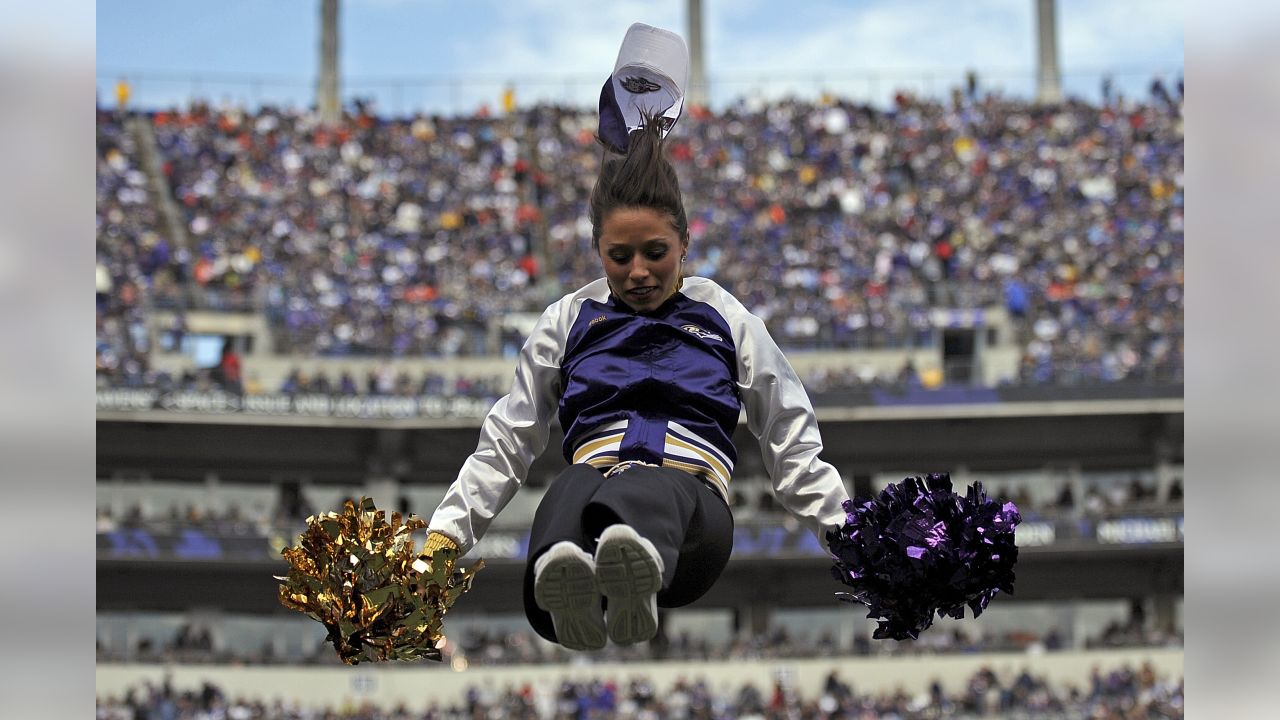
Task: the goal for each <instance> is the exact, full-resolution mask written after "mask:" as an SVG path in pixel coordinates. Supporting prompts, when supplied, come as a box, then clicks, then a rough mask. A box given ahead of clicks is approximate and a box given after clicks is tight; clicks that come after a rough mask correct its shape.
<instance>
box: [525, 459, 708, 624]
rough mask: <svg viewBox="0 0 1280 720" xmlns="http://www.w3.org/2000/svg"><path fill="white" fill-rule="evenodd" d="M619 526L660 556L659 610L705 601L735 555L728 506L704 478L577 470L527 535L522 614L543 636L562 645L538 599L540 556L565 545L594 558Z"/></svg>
mask: <svg viewBox="0 0 1280 720" xmlns="http://www.w3.org/2000/svg"><path fill="white" fill-rule="evenodd" d="M618 523H623V524H626V525H630V526H631V527H632V528H634V529H635V531H636V532H638V533H639V534H640V535H641V536H642V537H645V538H648V539H649V541H650V542H652V543H653V544H654V546H655V547H657V548H658V554H659V555H661V556H662V565H663V572H662V589H661V590H660V591H658V606H659V607H680V606H682V605H688V604H689V603H691V602H693V601H694V600H697V599H698V598H700V597H702V596H703V595H704V594H706V592H707V591H708V590H710V589H711V586H712V585H714V584H715V581H716V579H717V578H719V577H720V573H721V572H722V571H723V570H724V566H725V565H726V564H727V563H728V562H729V553H730V552H731V551H732V550H733V515H732V514H730V512H729V506H728V505H726V504H725V501H724V498H722V497H721V496H720V493H718V492H716V491H715V490H713V489H712V488H711V486H709V485H707V484H706V483H704V482H703V481H702V480H701V479H699V478H697V477H694V476H693V475H690V474H689V473H687V472H684V471H683V470H675V469H672V468H658V467H647V466H644V465H633V466H631V467H629V468H627V469H626V470H625V471H623V472H620V473H617V474H615V475H614V476H613V477H609V478H606V477H605V476H604V475H603V474H602V473H601V472H600V471H599V470H597V469H595V468H593V467H591V466H590V465H585V464H579V465H571V466H569V468H567V469H566V470H565V471H564V472H562V473H560V476H559V477H557V478H556V480H555V482H553V483H552V484H551V487H550V488H548V489H547V493H546V495H544V496H543V498H542V502H541V503H540V504H539V505H538V510H537V512H536V513H534V516H533V528H532V530H531V532H530V534H529V558H528V564H527V565H525V570H524V612H525V615H526V616H528V618H529V624H530V625H532V626H533V629H534V630H535V631H537V633H538V634H539V635H541V636H542V637H544V638H546V639H548V640H551V641H552V642H555V641H556V634H555V629H554V628H553V626H552V624H551V615H550V614H549V613H547V612H545V611H544V610H542V608H539V607H538V604H537V603H536V602H534V599H533V565H534V563H535V562H536V561H537V559H538V557H539V556H541V555H542V553H544V552H546V550H547V548H549V547H551V546H552V545H555V544H556V543H558V542H560V541H562V540H568V541H570V542H572V543H574V544H575V545H577V546H578V547H581V548H582V549H584V550H586V551H587V552H588V553H592V554H594V553H595V550H596V540H597V539H599V537H600V533H602V532H604V529H605V528H607V527H609V526H610V525H616V524H618Z"/></svg>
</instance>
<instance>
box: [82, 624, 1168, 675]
mask: <svg viewBox="0 0 1280 720" xmlns="http://www.w3.org/2000/svg"><path fill="white" fill-rule="evenodd" d="M1182 644H1183V635H1182V632H1181V630H1179V629H1177V628H1174V627H1158V626H1156V625H1154V624H1151V623H1147V622H1144V621H1142V620H1141V619H1137V618H1135V617H1133V616H1131V617H1130V618H1129V619H1127V620H1125V621H1120V620H1116V621H1113V622H1111V623H1108V624H1107V625H1106V626H1105V627H1103V628H1102V629H1101V630H1099V631H1098V632H1096V633H1094V634H1092V635H1090V636H1088V637H1085V638H1083V642H1082V646H1083V647H1085V648H1142V647H1182ZM1071 649H1073V647H1072V646H1071V644H1070V643H1069V642H1067V640H1066V638H1065V637H1064V635H1063V633H1062V631H1060V630H1058V629H1057V628H1051V629H1049V630H1048V631H1037V630H1030V629H1021V630H1007V631H1001V632H998V633H981V632H979V633H976V634H973V633H966V632H962V631H961V630H959V629H953V630H951V631H949V632H948V631H946V630H942V629H938V630H935V631H931V632H929V633H926V634H924V635H922V636H921V638H920V639H918V640H903V641H876V642H872V641H870V640H868V639H867V638H866V637H864V636H861V635H858V636H855V637H853V638H851V639H850V640H848V641H847V642H843V643H842V642H841V641H840V640H838V639H837V638H836V637H835V635H834V634H833V633H831V632H829V631H828V632H822V633H819V634H818V635H817V636H816V637H812V636H810V635H808V634H797V633H793V632H791V631H789V630H788V629H787V628H786V627H785V626H782V625H776V626H774V627H772V628H771V629H770V630H769V631H767V632H764V633H758V634H742V635H739V636H737V637H734V638H732V639H728V640H725V641H723V642H716V641H712V640H709V639H708V638H706V637H701V636H698V635H695V634H693V633H689V632H682V633H680V634H679V635H678V636H677V637H674V638H666V637H665V636H661V635H660V636H659V638H658V639H657V640H654V641H653V642H651V643H648V644H641V645H632V646H617V645H609V646H608V647H606V648H605V649H603V650H600V651H597V652H594V653H591V654H590V656H584V655H582V654H575V653H571V652H569V651H566V650H564V649H563V648H562V647H560V646H557V645H553V644H551V643H547V642H543V641H542V640H541V639H540V638H537V637H535V636H534V635H533V634H532V633H531V632H528V631H523V630H513V631H497V630H494V631H489V630H483V629H477V628H474V627H473V628H470V629H469V630H468V631H467V632H464V633H462V634H461V636H460V637H459V639H458V640H457V641H454V640H453V639H450V640H449V642H448V643H447V644H446V645H445V646H444V647H443V648H442V651H443V652H444V657H445V661H446V662H452V661H453V660H454V659H455V658H457V659H463V660H465V661H466V663H467V664H468V665H469V666H504V665H523V664H539V665H545V664H568V663H571V662H576V663H581V662H590V663H633V662H635V663H646V662H669V661H708V662H719V661H734V660H777V659H806V658H828V657H866V656H875V657H900V656H914V655H972V654H975V653H1026V652H1057V651H1061V650H1071ZM97 661H98V662H99V663H119V662H135V663H136V662H140V663H181V664H184V665H193V664H231V665H282V664H283V665H335V666H336V665H340V664H341V661H340V660H339V658H338V656H337V654H336V653H334V651H333V647H332V646H331V645H329V644H328V643H327V642H325V641H320V642H318V643H317V644H316V646H315V648H314V649H313V650H312V651H311V652H309V653H307V654H305V656H302V657H284V656H281V655H279V654H278V653H277V652H276V651H275V650H274V649H273V648H272V646H271V644H270V643H265V644H263V645H262V646H261V647H258V648H247V647H234V648H233V647H215V644H214V642H213V639H212V636H211V635H210V632H209V629H208V628H207V627H200V628H196V627H194V626H193V625H191V624H189V623H188V624H183V625H182V626H181V627H180V628H179V629H178V630H177V631H176V632H175V633H174V635H173V637H172V638H170V639H169V640H167V641H163V642H161V641H158V640H157V639H155V638H151V637H145V638H140V639H139V640H138V641H137V643H136V644H135V646H134V647H132V648H128V649H126V648H122V647H115V648H113V647H110V646H107V645H104V644H102V643H101V642H100V643H99V644H98V649H97ZM422 664H424V665H427V666H431V665H433V663H430V662H426V661H424V662H423V663H422Z"/></svg>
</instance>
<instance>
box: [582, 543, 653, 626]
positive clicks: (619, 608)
mask: <svg viewBox="0 0 1280 720" xmlns="http://www.w3.org/2000/svg"><path fill="white" fill-rule="evenodd" d="M596 587H597V588H598V589H599V590H600V592H601V593H602V594H603V595H604V596H605V597H606V598H608V600H609V602H608V603H607V607H608V609H607V611H606V612H607V613H608V618H607V625H608V627H609V639H610V640H612V641H614V642H615V643H617V644H619V645H630V644H632V643H638V642H644V641H645V640H651V639H653V636H654V635H657V634H658V591H659V590H661V589H662V557H661V556H660V555H658V549H657V548H656V547H654V545H653V543H652V542H649V540H648V539H646V538H643V537H640V534H639V533H637V532H636V531H635V530H634V529H632V528H631V526H629V525H610V526H609V527H608V528H606V529H605V531H604V532H603V533H601V535H600V543H599V544H598V545H597V546H596Z"/></svg>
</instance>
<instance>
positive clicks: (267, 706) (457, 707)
mask: <svg viewBox="0 0 1280 720" xmlns="http://www.w3.org/2000/svg"><path fill="white" fill-rule="evenodd" d="M854 682H856V681H854ZM1183 698H1184V685H1183V680H1182V679H1181V678H1176V679H1175V678H1168V677H1160V676H1159V675H1158V674H1157V673H1156V671H1155V669H1154V668H1153V667H1152V666H1151V665H1150V664H1145V663H1144V664H1142V665H1141V666H1139V667H1137V668H1134V667H1132V666H1128V665H1123V666H1120V667H1117V668H1113V669H1110V670H1105V671H1104V670H1102V669H1095V670H1094V672H1093V673H1092V675H1091V676H1090V678H1089V679H1088V682H1087V685H1086V686H1085V687H1077V686H1075V685H1072V684H1070V683H1053V682H1050V681H1048V680H1046V679H1045V678H1043V677H1039V676H1037V675H1035V674H1033V673H1031V672H1029V671H1026V670H1023V671H1021V672H1019V673H1017V674H1015V675H1012V676H1008V677H1002V676H1001V675H1000V674H998V673H996V672H995V671H994V670H992V669H990V668H982V669H980V670H979V671H977V672H976V673H974V675H973V676H971V677H970V678H969V679H968V681H967V682H966V683H965V685H964V687H963V688H960V689H957V690H955V691H953V692H947V691H946V689H944V688H943V687H942V686H941V684H939V683H937V682H936V681H935V682H934V683H932V684H931V686H930V688H929V690H928V691H927V692H924V693H920V694H917V695H912V694H909V693H906V692H905V691H902V690H900V689H899V690H895V691H882V692H859V691H858V690H857V688H856V687H855V685H854V684H853V683H850V682H849V681H847V680H845V679H844V678H842V677H841V676H840V674H839V673H838V672H836V671H833V672H831V673H830V674H829V675H827V677H826V678H825V680H824V682H823V687H822V690H821V691H820V692H819V693H817V694H816V695H807V696H806V695H805V694H803V693H800V692H797V691H796V690H795V688H794V687H792V686H790V685H789V684H787V683H786V682H784V681H783V680H782V679H779V680H777V681H775V682H774V684H773V685H772V687H767V686H766V687H761V686H758V685H756V684H755V683H752V682H750V681H748V682H746V683H743V684H741V685H740V686H739V687H737V688H712V687H709V686H708V684H707V683H706V681H705V680H702V679H692V678H691V679H681V680H678V681H677V682H676V683H674V684H673V685H672V686H671V687H670V688H658V687H655V685H654V684H653V683H652V682H651V681H649V680H647V679H645V678H642V677H640V678H634V679H632V680H630V681H629V682H619V681H618V680H615V679H611V678H598V677H597V678H592V679H590V680H579V681H573V680H567V679H566V680H564V681H561V682H559V683H552V684H547V685H541V684H538V685H535V684H523V685H519V686H516V685H509V686H507V687H505V688H503V689H501V690H496V689H490V688H482V687H474V686H473V687H471V688H469V689H468V690H467V692H466V694H465V696H464V697H460V698H456V699H452V700H443V701H441V700H433V701H432V702H431V704H430V707H429V709H427V710H425V711H410V710H409V709H407V708H406V707H404V706H395V707H380V706H378V705H377V704H375V703H373V702H369V701H365V702H363V703H351V704H350V705H347V706H343V707H314V706H313V707H308V706H306V705H304V704H302V703H300V702H298V701H297V700H289V701H285V700H280V699H265V698H241V697H234V696H231V695H229V694H228V693H227V692H225V691H224V690H222V689H221V688H219V687H217V686H215V685H212V684H209V683H205V684H204V685H203V686H202V687H200V688H198V689H178V688H175V687H174V686H173V685H172V684H171V683H170V682H169V681H168V680H164V681H162V682H159V683H154V684H152V683H147V684H143V685H142V686H139V687H135V688H130V689H129V690H128V691H127V692H126V693H125V694H124V695H123V696H122V697H116V696H108V697H99V698H98V701H97V718H98V720H133V719H134V718H152V717H156V718H165V719H166V720H196V719H197V718H230V719H232V720H417V719H421V720H464V719H465V720H471V719H473V718H486V719H487V720H504V719H507V718H511V719H520V720H538V719H542V718H546V719H548V720H551V719H554V720H589V719H591V718H634V719H636V720H640V719H644V720H650V719H653V720H656V719H658V718H663V719H670V720H692V719H694V718H698V719H702V718H706V719H708V720H709V719H712V718H715V719H716V720H721V719H723V720H730V719H739V720H748V719H750V720H775V719H777V720H834V719H835V718H854V719H857V720H875V719H877V718H893V719H896V720H926V719H928V720H933V719H936V718H960V719H965V718H980V717H1001V718H1032V717H1034V718H1046V719H1052V718H1063V719H1068V718H1070V719H1075V718H1091V719H1092V718H1097V719H1098V720H1128V719H1130V718H1182V717H1184V710H1183Z"/></svg>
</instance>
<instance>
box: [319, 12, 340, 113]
mask: <svg viewBox="0 0 1280 720" xmlns="http://www.w3.org/2000/svg"><path fill="white" fill-rule="evenodd" d="M316 107H317V109H318V110H319V112H320V122H322V123H324V124H326V125H334V124H337V122H338V121H339V120H341V119H342V104H341V103H340V102H339V101H338V0H320V77H319V87H317V88H316Z"/></svg>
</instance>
